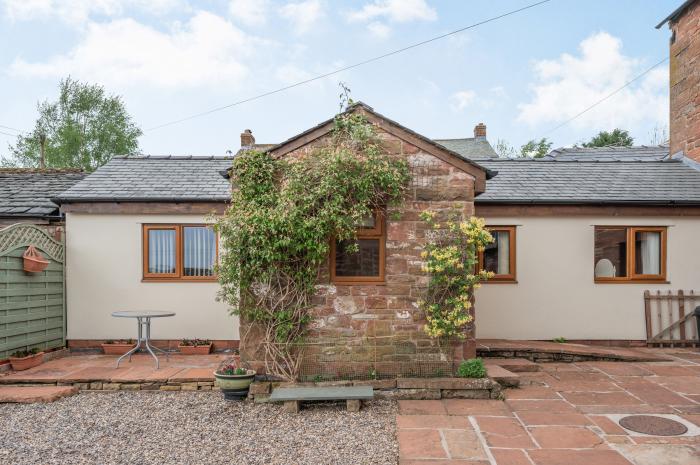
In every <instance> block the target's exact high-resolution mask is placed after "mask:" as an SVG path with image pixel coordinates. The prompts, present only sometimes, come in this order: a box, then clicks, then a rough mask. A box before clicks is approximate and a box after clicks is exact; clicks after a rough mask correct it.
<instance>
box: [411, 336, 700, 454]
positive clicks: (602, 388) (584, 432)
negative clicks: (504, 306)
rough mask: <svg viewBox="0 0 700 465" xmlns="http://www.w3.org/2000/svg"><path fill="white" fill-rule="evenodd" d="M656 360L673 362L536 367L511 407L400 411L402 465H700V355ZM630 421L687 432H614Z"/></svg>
mask: <svg viewBox="0 0 700 465" xmlns="http://www.w3.org/2000/svg"><path fill="white" fill-rule="evenodd" d="M644 352H646V350H644ZM654 353H655V354H657V355H660V356H662V357H663V358H667V359H669V360H670V361H667V362H637V363H631V362H577V363H539V364H537V366H538V368H539V370H538V371H533V372H522V373H519V377H520V382H521V388H519V389H508V390H506V391H505V395H506V401H505V402H502V401H493V400H466V399H443V400H423V401H420V400H417V401H399V415H398V416H397V428H398V433H397V435H398V441H399V447H400V464H401V465H436V464H441V465H488V464H491V465H493V464H499V465H521V464H522V465H533V464H534V465H578V464H581V465H584V464H585V465H618V464H619V465H623V464H624V465H630V464H634V465H658V464H662V463H663V464H664V465H694V464H700V436H699V435H698V434H700V353H698V352H697V351H690V350H685V349H660V350H655V351H654ZM624 414H652V415H653V414H661V415H664V416H666V417H667V418H671V419H675V420H679V421H681V422H682V423H685V424H686V425H687V426H688V432H687V433H686V434H685V435H682V436H652V435H645V434H639V433H633V432H631V431H628V430H625V429H623V428H622V427H620V426H619V425H618V424H617V421H616V420H617V419H619V417H620V416H625V415H624Z"/></svg>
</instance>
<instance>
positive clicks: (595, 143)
mask: <svg viewBox="0 0 700 465" xmlns="http://www.w3.org/2000/svg"><path fill="white" fill-rule="evenodd" d="M632 144H634V139H633V138H632V136H630V133H629V132H628V131H625V130H624V129H619V128H615V129H613V130H612V132H607V131H600V132H599V133H598V135H597V136H594V137H592V138H591V140H590V141H588V142H584V143H583V146H584V147H610V146H613V147H631V146H632Z"/></svg>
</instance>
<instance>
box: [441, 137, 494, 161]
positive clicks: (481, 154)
mask: <svg viewBox="0 0 700 465" xmlns="http://www.w3.org/2000/svg"><path fill="white" fill-rule="evenodd" d="M433 141H435V142H437V143H438V144H440V145H442V146H443V147H445V148H447V149H449V150H452V151H453V152H457V153H458V154H460V155H461V156H462V157H465V158H470V159H472V160H479V161H481V160H490V159H494V158H498V154H497V153H496V151H495V150H494V149H493V147H491V144H489V141H488V140H486V139H485V138H476V137H467V138H464V139H433Z"/></svg>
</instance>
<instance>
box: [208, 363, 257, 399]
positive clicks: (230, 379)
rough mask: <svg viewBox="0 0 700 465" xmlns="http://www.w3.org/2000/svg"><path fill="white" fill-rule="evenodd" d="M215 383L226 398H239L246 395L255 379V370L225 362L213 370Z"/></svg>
mask: <svg viewBox="0 0 700 465" xmlns="http://www.w3.org/2000/svg"><path fill="white" fill-rule="evenodd" d="M214 377H215V378H216V384H217V386H219V388H220V389H221V392H222V393H223V394H224V399H226V400H240V399H244V398H245V397H247V396H248V389H249V388H250V385H251V384H252V383H253V381H255V370H250V369H248V368H242V367H240V366H237V365H236V364H233V363H230V362H226V363H224V364H223V365H221V366H220V367H219V368H218V369H217V370H216V371H215V372H214Z"/></svg>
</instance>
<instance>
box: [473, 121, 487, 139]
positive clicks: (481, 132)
mask: <svg viewBox="0 0 700 465" xmlns="http://www.w3.org/2000/svg"><path fill="white" fill-rule="evenodd" d="M474 138H475V139H486V125H485V124H484V123H479V124H477V125H476V126H474Z"/></svg>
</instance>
